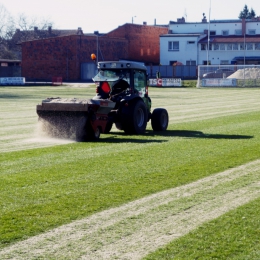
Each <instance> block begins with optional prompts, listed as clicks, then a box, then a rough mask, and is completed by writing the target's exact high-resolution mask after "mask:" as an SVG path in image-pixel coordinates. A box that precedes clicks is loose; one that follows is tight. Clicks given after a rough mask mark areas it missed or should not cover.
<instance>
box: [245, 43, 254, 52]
mask: <svg viewBox="0 0 260 260" xmlns="http://www.w3.org/2000/svg"><path fill="white" fill-rule="evenodd" d="M246 49H247V50H248V51H252V50H253V43H250V42H249V43H247V44H246Z"/></svg>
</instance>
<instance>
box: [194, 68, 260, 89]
mask: <svg viewBox="0 0 260 260" xmlns="http://www.w3.org/2000/svg"><path fill="white" fill-rule="evenodd" d="M200 87H260V65H236V64H232V65H199V66H198V80H197V88H200Z"/></svg>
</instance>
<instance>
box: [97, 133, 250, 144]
mask: <svg viewBox="0 0 260 260" xmlns="http://www.w3.org/2000/svg"><path fill="white" fill-rule="evenodd" d="M110 134H112V135H113V136H108V137H107V138H104V139H100V141H102V142H111V143H120V142H132V143H162V142H167V140H158V139H147V138H145V139H144V138H142V136H147V137H155V138H156V137H158V136H163V137H167V136H169V137H186V138H202V139H230V140H232V139H235V140H239V139H252V138H254V136H250V135H225V134H207V133H203V132H201V131H192V130H167V131H164V132H155V131H152V130H146V132H145V134H144V135H138V137H137V136H136V135H126V134H125V133H124V132H117V133H115V132H114V133H113V132H111V133H110ZM121 136H122V138H121Z"/></svg>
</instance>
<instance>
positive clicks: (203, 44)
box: [200, 43, 207, 51]
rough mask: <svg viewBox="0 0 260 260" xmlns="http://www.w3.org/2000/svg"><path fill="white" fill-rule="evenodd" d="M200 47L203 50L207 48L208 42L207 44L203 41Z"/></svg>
mask: <svg viewBox="0 0 260 260" xmlns="http://www.w3.org/2000/svg"><path fill="white" fill-rule="evenodd" d="M200 49H201V50H202V51H205V50H207V44H206V43H202V44H201V45H200Z"/></svg>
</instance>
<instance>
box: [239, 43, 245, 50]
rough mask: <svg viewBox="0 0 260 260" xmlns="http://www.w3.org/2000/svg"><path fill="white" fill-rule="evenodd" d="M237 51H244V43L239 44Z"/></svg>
mask: <svg viewBox="0 0 260 260" xmlns="http://www.w3.org/2000/svg"><path fill="white" fill-rule="evenodd" d="M239 49H240V50H241V51H243V50H244V49H245V45H244V43H239Z"/></svg>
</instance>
